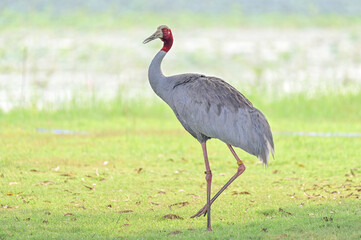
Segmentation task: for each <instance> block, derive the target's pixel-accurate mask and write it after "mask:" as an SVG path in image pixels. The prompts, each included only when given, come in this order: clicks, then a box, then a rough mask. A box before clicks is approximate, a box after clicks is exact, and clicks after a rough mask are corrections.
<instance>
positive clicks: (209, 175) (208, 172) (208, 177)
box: [201, 142, 212, 231]
mask: <svg viewBox="0 0 361 240" xmlns="http://www.w3.org/2000/svg"><path fill="white" fill-rule="evenodd" d="M201 145H202V150H203V157H204V164H205V165H206V171H205V172H204V173H205V174H206V180H207V204H206V207H207V212H208V215H207V230H208V231H212V227H211V202H210V201H211V184H212V172H211V168H210V167H209V161H208V155H207V147H206V142H203V143H201Z"/></svg>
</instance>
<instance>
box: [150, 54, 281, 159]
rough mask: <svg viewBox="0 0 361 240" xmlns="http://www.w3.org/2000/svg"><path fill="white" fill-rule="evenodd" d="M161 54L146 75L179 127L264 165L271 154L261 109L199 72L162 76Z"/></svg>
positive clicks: (231, 89)
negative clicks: (256, 159)
mask: <svg viewBox="0 0 361 240" xmlns="http://www.w3.org/2000/svg"><path fill="white" fill-rule="evenodd" d="M165 55H166V52H165V51H160V52H158V53H157V55H156V56H155V57H154V59H153V60H152V63H151V65H150V67H149V71H148V78H149V82H150V85H151V86H152V88H153V90H154V91H155V93H156V94H157V95H158V96H159V97H161V98H162V99H163V100H164V101H165V102H166V103H167V104H168V105H169V106H170V107H171V108H172V109H173V111H174V113H175V115H176V116H177V118H178V120H179V121H180V122H181V124H182V125H183V127H184V128H185V129H186V130H187V131H188V132H189V133H190V134H191V135H192V136H193V137H195V138H196V139H197V140H198V141H199V142H201V143H202V142H205V141H206V140H208V139H210V138H217V139H220V140H221V141H223V142H225V143H227V144H230V145H232V146H235V147H239V148H241V149H243V150H244V151H246V152H248V153H250V154H252V155H255V156H257V157H258V158H259V159H260V160H261V161H262V162H263V164H265V165H267V164H268V159H269V153H270V152H271V153H272V155H273V154H274V143H273V137H272V132H271V129H270V126H269V124H268V122H267V120H266V118H265V116H264V115H263V114H262V112H261V111H259V110H258V109H257V108H255V107H254V106H253V105H252V103H251V102H250V101H249V100H248V99H247V98H246V97H245V96H244V95H243V94H242V93H240V92H239V91H238V90H236V89H235V88H234V87H232V86H231V85H230V84H228V83H226V82H225V81H223V80H222V79H219V78H216V77H208V76H205V75H201V74H180V75H175V76H171V77H165V76H164V75H163V73H162V71H161V62H162V60H163V58H164V56H165Z"/></svg>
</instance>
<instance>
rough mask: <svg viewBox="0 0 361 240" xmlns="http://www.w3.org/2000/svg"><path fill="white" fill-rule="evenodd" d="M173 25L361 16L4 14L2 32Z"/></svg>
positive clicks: (354, 22) (338, 21) (313, 23)
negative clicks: (29, 28) (37, 29)
mask: <svg viewBox="0 0 361 240" xmlns="http://www.w3.org/2000/svg"><path fill="white" fill-rule="evenodd" d="M162 23H163V24H165V23H167V24H171V26H173V27H177V28H185V29H189V27H190V26H197V27H202V28H207V27H227V28H232V27H233V28H234V27H277V28H282V27H284V28H305V27H312V28H313V27H326V28H327V27H331V28H340V27H343V28H350V27H360V25H361V17H360V16H342V15H336V14H325V15H318V14H314V15H298V14H277V13H275V14H271V13H268V14H262V15H257V14H256V15H246V14H242V12H241V11H240V10H237V9H235V11H234V12H230V13H226V14H210V13H209V14H207V13H202V12H198V13H196V14H195V13H192V12H132V11H128V12H123V13H114V12H112V11H106V12H100V13H94V12H88V11H82V10H79V11H73V12H72V11H70V12H67V13H66V14H54V13H52V12H51V11H44V12H35V11H30V12H22V13H18V12H14V11H10V10H3V11H1V20H0V29H13V28H19V27H20V28H24V27H34V28H51V29H53V28H66V29H69V28H70V29H82V30H96V29H101V30H105V29H129V28H134V27H138V28H144V27H145V26H149V27H154V26H158V25H159V24H162Z"/></svg>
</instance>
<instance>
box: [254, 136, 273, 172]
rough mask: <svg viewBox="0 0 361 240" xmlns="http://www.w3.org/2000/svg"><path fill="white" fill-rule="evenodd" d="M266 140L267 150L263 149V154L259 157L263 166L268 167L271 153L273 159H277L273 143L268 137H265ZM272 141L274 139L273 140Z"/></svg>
mask: <svg viewBox="0 0 361 240" xmlns="http://www.w3.org/2000/svg"><path fill="white" fill-rule="evenodd" d="M264 140H265V142H266V148H265V149H263V151H262V153H261V154H260V155H258V156H257V157H258V159H259V160H260V161H261V162H262V164H263V166H265V167H267V166H268V160H269V153H270V152H271V154H272V157H273V159H274V158H275V150H274V147H273V144H272V143H273V141H272V142H271V143H270V142H269V141H268V139H267V138H266V136H264ZM271 140H272V139H271Z"/></svg>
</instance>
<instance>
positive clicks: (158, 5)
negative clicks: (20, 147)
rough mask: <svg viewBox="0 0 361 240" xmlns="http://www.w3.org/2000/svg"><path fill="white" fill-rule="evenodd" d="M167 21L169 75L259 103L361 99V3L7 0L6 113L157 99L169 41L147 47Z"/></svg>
mask: <svg viewBox="0 0 361 240" xmlns="http://www.w3.org/2000/svg"><path fill="white" fill-rule="evenodd" d="M161 24H166V25H168V26H169V27H170V28H171V29H172V30H173V35H174V37H175V42H174V45H173V48H172V50H171V51H170V53H169V54H168V56H167V57H166V59H165V61H164V63H163V72H164V73H165V74H166V75H173V74H177V73H186V72H196V73H204V74H206V75H214V76H218V77H221V78H223V79H224V80H226V81H228V82H230V83H231V84H232V85H234V86H236V87H237V88H238V89H239V90H240V91H241V92H243V93H245V95H246V96H255V97H254V99H256V101H268V102H272V101H277V100H279V99H282V98H285V97H288V96H292V95H303V96H305V97H307V98H315V97H319V96H324V95H330V94H334V95H335V96H337V95H339V94H343V95H344V94H353V95H355V94H356V95H357V94H359V93H360V86H361V31H360V30H361V2H360V1H358V0H348V1H341V0H291V1H290V0H225V1H211V0H207V1H206V0H203V1H192V0H186V1H184V0H172V1H166V0H153V1H144V0H133V1H125V0H107V1H99V0H87V1H81V0H63V1H49V0H27V1H21V0H2V1H1V2H0V109H1V111H3V112H8V111H10V110H12V109H14V108H19V107H20V108H23V107H32V108H37V109H57V108H59V107H60V108H61V107H64V106H68V105H69V104H70V105H74V104H75V105H82V104H88V105H90V106H91V104H95V103H97V102H99V101H101V102H107V101H113V100H114V99H118V100H119V99H120V100H121V101H127V100H131V99H141V100H144V99H146V100H147V101H145V103H148V102H152V101H154V99H157V97H156V95H155V94H154V93H153V92H152V89H151V88H150V86H149V83H148V79H147V69H148V66H149V64H150V61H151V60H152V58H153V56H154V55H155V54H156V52H157V51H158V50H159V49H160V47H161V43H160V42H159V41H158V42H157V41H154V42H151V43H149V44H148V45H143V44H142V41H143V40H144V39H145V38H146V37H148V36H149V35H150V34H152V33H153V32H154V31H155V30H156V28H157V27H158V26H159V25H161ZM257 99H258V100H257ZM157 101H159V100H157Z"/></svg>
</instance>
